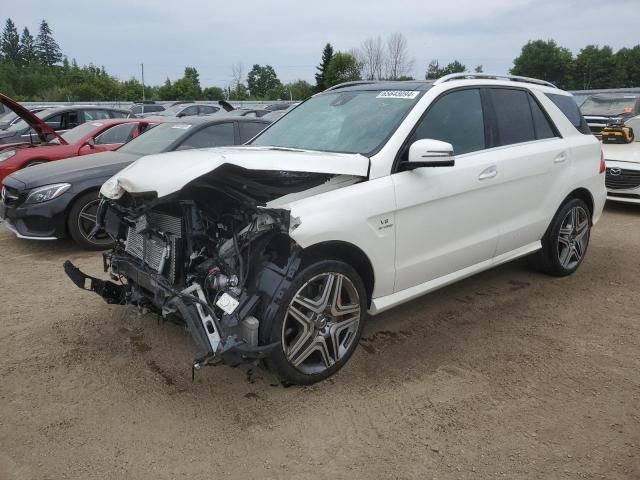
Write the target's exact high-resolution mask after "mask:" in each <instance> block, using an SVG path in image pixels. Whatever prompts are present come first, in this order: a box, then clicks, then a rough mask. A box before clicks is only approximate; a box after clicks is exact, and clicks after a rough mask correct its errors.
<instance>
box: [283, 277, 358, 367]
mask: <svg viewBox="0 0 640 480" xmlns="http://www.w3.org/2000/svg"><path fill="white" fill-rule="evenodd" d="M285 315H286V316H285V318H284V321H283V324H282V325H283V326H282V347H283V349H284V353H285V356H286V358H287V361H288V362H289V363H290V364H291V365H292V366H294V367H295V368H296V369H297V370H299V371H300V372H303V373H305V374H317V373H321V372H323V371H324V370H327V369H328V368H330V367H331V366H333V365H335V363H336V362H338V361H339V360H340V359H341V358H342V357H343V356H344V355H345V354H346V353H347V352H348V351H349V349H350V347H351V346H352V342H353V340H354V339H355V338H356V335H357V332H358V327H359V325H360V319H361V316H362V315H361V311H360V298H359V295H358V290H357V289H356V287H355V285H354V284H353V283H352V282H351V280H350V279H349V278H348V277H347V276H346V275H343V274H341V273H336V272H329V273H321V274H320V275H316V276H315V277H313V278H311V279H309V280H308V281H307V282H305V283H304V285H302V287H301V288H300V289H299V290H298V291H297V292H296V294H295V295H294V297H293V299H292V300H291V302H290V303H289V308H288V309H287V312H286V314H285Z"/></svg>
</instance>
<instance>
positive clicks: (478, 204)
mask: <svg viewBox="0 0 640 480" xmlns="http://www.w3.org/2000/svg"><path fill="white" fill-rule="evenodd" d="M482 86H498V87H502V86H504V87H514V86H516V87H519V88H524V89H527V90H528V91H530V92H531V93H532V94H533V95H534V96H535V97H536V98H537V99H538V101H539V102H540V103H541V104H542V106H543V107H544V108H545V110H546V111H547V113H548V114H549V115H550V117H551V119H552V120H553V122H554V124H555V125H556V127H557V128H558V130H559V133H560V135H561V137H562V138H554V139H547V140H539V141H533V142H528V143H522V144H518V145H512V146H506V147H500V148H493V149H488V150H483V151H481V152H476V153H471V154H467V155H461V156H460V157H458V158H457V159H456V165H455V166H454V167H442V168H428V167H425V168H420V169H416V170H413V171H406V172H397V173H393V165H394V161H395V159H396V156H397V154H398V152H399V150H400V148H401V147H402V145H403V143H404V141H405V139H406V138H407V137H408V135H409V134H410V133H411V131H412V129H413V127H414V126H415V125H416V123H417V122H418V121H419V119H420V118H421V116H422V115H423V113H424V112H425V110H426V109H427V107H428V106H429V105H430V104H431V103H432V102H433V100H434V99H436V98H437V97H438V96H439V95H441V94H443V93H445V92H447V91H448V90H451V89H454V88H459V87H482ZM545 93H553V94H565V93H564V92H562V91H560V90H557V89H554V88H551V87H546V86H541V85H533V84H526V83H516V82H509V81H499V80H478V79H474V80H456V81H449V82H444V83H441V84H439V85H436V86H434V87H432V88H431V89H430V90H428V91H427V92H426V93H425V94H424V95H423V96H422V98H421V99H420V100H419V101H418V102H417V104H416V105H415V106H414V108H413V109H412V110H411V111H410V112H409V113H408V115H407V116H406V117H405V119H404V120H403V121H402V123H401V124H400V125H399V127H398V128H397V129H396V131H395V132H394V134H393V135H392V136H391V137H390V138H389V139H388V141H387V142H386V144H385V145H384V146H383V147H382V148H381V149H380V150H379V151H378V152H377V153H376V154H375V155H372V156H371V158H370V159H369V158H366V157H364V156H362V155H346V154H333V153H322V152H309V151H284V150H278V149H269V148H265V147H236V148H218V149H209V150H201V151H189V152H176V153H173V154H163V155H156V156H151V157H147V158H143V159H141V160H138V162H136V163H134V164H133V165H132V166H130V167H129V168H127V169H125V170H123V171H122V172H120V174H118V175H116V176H115V177H114V178H113V179H112V180H110V182H111V185H107V184H105V186H103V194H109V195H107V196H112V197H113V196H114V195H118V194H120V195H121V194H122V193H121V191H122V190H127V191H135V192H148V191H157V193H158V196H159V197H162V196H165V195H168V194H170V193H173V192H175V191H177V190H180V189H181V188H182V187H183V186H185V185H186V184H188V183H189V182H190V181H192V180H194V179H195V178H198V177H200V176H202V175H204V174H206V173H208V172H211V171H213V170H215V169H216V168H218V167H220V166H221V165H223V164H233V165H237V166H240V167H243V168H246V169H255V170H276V171H287V170H289V171H296V172H319V173H328V174H335V175H337V176H336V177H334V178H333V179H332V180H331V181H329V182H327V184H325V185H320V186H318V187H315V188H313V189H310V190H307V191H305V192H299V193H294V194H291V195H287V196H284V197H281V198H278V199H276V200H273V201H272V202H270V203H269V204H268V205H267V206H268V207H270V208H281V209H285V210H289V211H290V213H291V217H292V219H294V222H292V227H291V231H290V236H291V238H292V239H293V240H294V241H295V242H296V243H297V244H298V245H300V246H301V247H302V248H308V247H311V246H314V245H318V244H321V243H324V242H344V243H348V244H351V245H353V246H355V247H357V248H359V249H360V250H361V251H362V252H364V254H365V255H366V256H367V257H368V259H369V260H370V262H371V265H372V267H373V271H374V277H375V278H374V288H373V294H372V301H371V310H370V311H371V313H372V314H375V313H379V312H381V311H384V310H387V309H389V308H391V307H393V306H396V305H398V304H400V303H403V302H406V301H409V300H411V299H413V298H416V297H418V296H420V295H422V294H425V293H427V292H430V291H432V290H434V289H436V288H440V287H442V286H444V285H447V284H449V283H452V282H454V281H457V280H460V279H462V278H465V277H467V276H470V275H473V274H475V273H478V272H480V271H483V270H486V269H488V268H491V267H493V266H495V265H497V264H500V263H504V262H507V261H509V260H512V259H514V258H517V257H520V256H523V255H527V254H529V253H532V252H534V251H535V250H537V249H539V248H540V247H541V242H540V241H541V238H542V237H543V235H544V233H545V231H546V229H547V227H548V225H549V224H550V222H551V220H552V218H553V217H554V215H555V213H556V211H557V210H558V208H559V207H560V205H561V204H562V202H563V200H564V199H565V198H566V197H567V196H568V195H569V194H570V193H571V192H572V191H574V190H576V189H578V188H581V189H586V190H587V191H588V192H589V194H590V196H591V197H592V199H593V205H594V212H593V222H594V223H595V222H597V220H598V218H599V217H600V215H601V213H602V209H603V206H604V202H605V198H606V191H605V186H604V175H603V174H599V173H598V172H599V168H600V143H599V142H598V141H597V140H596V139H595V137H593V136H592V135H584V134H582V133H580V132H578V131H577V130H576V128H575V127H574V126H573V125H572V124H571V123H570V121H569V120H568V119H567V118H566V117H565V115H564V114H563V113H562V112H561V111H560V110H559V109H558V108H557V107H556V106H555V104H554V103H553V102H552V101H551V100H550V99H549V98H547V97H546V96H545ZM454 153H455V152H454ZM487 171H490V172H491V175H490V176H489V178H483V179H481V178H480V175H481V174H482V173H486V172H487ZM150 172H153V173H154V174H153V175H149V173H150ZM493 173H495V175H494V174H493ZM365 177H368V179H365ZM107 183H109V182H107ZM113 198H117V196H115V197H113Z"/></svg>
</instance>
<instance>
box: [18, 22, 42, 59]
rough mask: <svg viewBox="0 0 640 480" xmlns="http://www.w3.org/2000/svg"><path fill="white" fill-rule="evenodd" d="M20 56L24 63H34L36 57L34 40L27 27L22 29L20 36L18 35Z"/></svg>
mask: <svg viewBox="0 0 640 480" xmlns="http://www.w3.org/2000/svg"><path fill="white" fill-rule="evenodd" d="M20 56H21V57H22V62H23V63H24V64H25V65H30V64H32V63H35V61H36V60H37V58H38V55H37V53H36V42H35V40H34V38H33V35H31V33H30V32H29V29H28V28H27V27H24V30H22V36H21V37H20Z"/></svg>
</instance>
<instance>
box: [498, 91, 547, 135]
mask: <svg viewBox="0 0 640 480" xmlns="http://www.w3.org/2000/svg"><path fill="white" fill-rule="evenodd" d="M489 94H490V97H491V103H492V104H493V111H494V114H495V120H496V128H497V132H496V133H497V146H503V145H513V144H515V143H522V142H530V141H532V140H535V139H536V133H535V130H534V128H533V116H532V115H531V107H530V106H529V94H528V93H527V92H525V91H523V90H513V89H507V88H491V89H489Z"/></svg>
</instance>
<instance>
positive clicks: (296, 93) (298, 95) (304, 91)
mask: <svg viewBox="0 0 640 480" xmlns="http://www.w3.org/2000/svg"><path fill="white" fill-rule="evenodd" d="M284 89H285V91H286V94H285V97H286V98H292V99H293V100H306V99H307V98H309V97H310V96H311V95H313V93H314V89H313V85H311V84H310V83H309V82H306V81H304V80H296V81H295V82H291V83H287V84H286V85H285V86H284Z"/></svg>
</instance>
